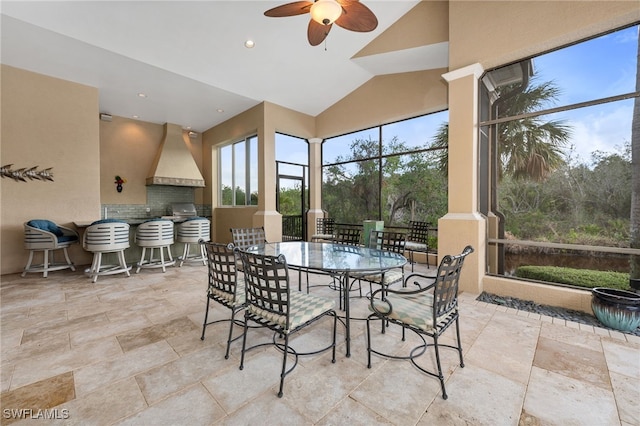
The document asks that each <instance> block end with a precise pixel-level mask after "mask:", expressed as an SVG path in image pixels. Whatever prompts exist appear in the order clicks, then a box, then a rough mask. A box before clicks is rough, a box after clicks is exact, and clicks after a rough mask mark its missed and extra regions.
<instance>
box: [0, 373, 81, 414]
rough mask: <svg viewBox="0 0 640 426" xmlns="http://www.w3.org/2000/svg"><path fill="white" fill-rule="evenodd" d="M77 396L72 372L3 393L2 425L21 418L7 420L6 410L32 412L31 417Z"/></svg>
mask: <svg viewBox="0 0 640 426" xmlns="http://www.w3.org/2000/svg"><path fill="white" fill-rule="evenodd" d="M75 396H76V395H75V390H74V382H73V373H72V372H67V373H63V374H60V375H59V376H55V377H50V378H48V379H45V380H41V381H39V382H36V383H32V384H30V385H27V386H23V387H20V388H17V389H14V390H12V391H9V392H3V393H2V395H1V396H0V398H1V399H2V408H3V422H2V423H3V424H10V423H13V422H14V421H17V420H20V418H19V417H13V418H9V419H6V418H5V417H4V410H20V409H24V410H31V413H30V414H29V416H30V415H32V414H34V413H37V412H38V410H46V409H50V408H53V407H56V406H58V405H60V404H63V403H65V402H67V401H70V400H72V399H74V398H75ZM27 418H28V417H27Z"/></svg>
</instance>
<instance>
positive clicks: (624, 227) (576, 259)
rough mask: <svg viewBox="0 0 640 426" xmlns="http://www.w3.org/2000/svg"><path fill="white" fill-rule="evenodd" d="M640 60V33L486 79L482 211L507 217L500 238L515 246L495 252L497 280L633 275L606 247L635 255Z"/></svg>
mask: <svg viewBox="0 0 640 426" xmlns="http://www.w3.org/2000/svg"><path fill="white" fill-rule="evenodd" d="M637 55H638V26H637V25H636V26H633V27H628V28H624V29H621V30H618V31H615V32H612V33H609V34H605V35H602V36H599V37H596V38H593V39H590V40H587V41H584V42H581V43H577V44H575V45H571V46H568V47H564V48H561V49H558V50H556V51H553V52H549V53H546V54H543V55H540V56H537V57H534V58H530V59H527V60H523V61H522V62H520V63H516V64H512V65H509V66H506V67H502V68H499V69H496V70H492V71H490V72H488V73H487V74H486V75H485V76H484V77H483V79H482V82H483V83H484V85H483V87H482V90H483V93H481V99H483V100H484V103H483V104H482V109H483V111H482V119H483V122H482V123H481V126H482V128H481V133H480V140H481V152H480V158H481V159H482V160H481V162H484V163H485V164H488V167H482V166H481V173H483V175H482V176H481V188H483V189H484V191H485V192H484V193H481V210H482V211H483V212H485V213H486V210H490V211H491V212H493V213H495V216H496V217H498V218H499V219H500V226H499V227H497V230H496V232H495V234H494V235H492V237H493V238H496V239H497V240H502V241H506V240H511V241H513V242H514V243H513V244H506V245H505V244H496V247H498V249H499V254H498V256H497V263H496V264H492V265H490V271H491V272H497V273H499V274H505V275H513V274H516V275H517V274H519V273H520V272H518V269H520V268H521V267H522V266H525V265H548V266H563V267H573V268H577V269H600V270H607V271H618V272H628V270H629V256H628V254H625V253H624V250H621V251H620V252H615V250H610V249H609V248H622V249H624V248H629V247H630V238H631V235H630V229H631V225H632V224H631V220H630V215H631V194H632V169H631V147H632V131H631V129H632V123H633V120H634V116H633V111H634V102H638V100H637V98H638V95H639V93H638V92H637V87H636V78H637V77H636V75H637V72H638V63H637V58H638V56H637ZM635 119H636V120H640V117H635ZM637 142H638V143H640V141H637ZM483 206H484V207H483ZM540 243H542V244H540ZM544 245H547V247H546V248H540V247H543V246H544ZM575 246H581V247H582V248H580V247H577V248H576V249H573V248H572V247H575ZM563 247H564V248H563ZM585 247H587V248H588V247H593V248H594V249H593V250H594V252H596V253H597V252H598V250H599V249H604V248H607V250H606V251H605V252H604V253H603V252H600V253H597V255H596V256H594V255H593V252H591V253H589V250H588V249H583V248H585ZM601 251H602V250H601Z"/></svg>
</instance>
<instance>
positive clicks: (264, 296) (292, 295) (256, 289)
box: [240, 251, 337, 397]
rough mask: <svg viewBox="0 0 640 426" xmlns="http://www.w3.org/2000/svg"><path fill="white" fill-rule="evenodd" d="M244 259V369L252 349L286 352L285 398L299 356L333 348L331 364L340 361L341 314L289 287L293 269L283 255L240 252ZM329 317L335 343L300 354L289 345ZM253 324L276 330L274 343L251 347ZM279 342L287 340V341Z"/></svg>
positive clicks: (329, 304)
mask: <svg viewBox="0 0 640 426" xmlns="http://www.w3.org/2000/svg"><path fill="white" fill-rule="evenodd" d="M240 257H241V259H242V263H243V265H244V276H245V288H246V298H247V300H246V303H247V307H246V310H245V314H244V316H245V323H244V337H243V339H242V355H241V357H240V370H242V369H244V358H245V353H246V352H247V351H248V350H250V349H253V348H257V347H260V346H265V345H274V346H275V347H276V348H278V349H279V350H280V351H282V371H281V373H280V390H279V391H278V397H282V395H283V387H284V378H285V376H286V375H288V374H289V373H290V372H291V371H292V370H293V369H294V368H295V367H296V365H297V364H298V357H299V356H302V355H312V354H318V353H321V352H324V351H326V350H329V349H332V352H333V358H332V360H331V362H334V363H335V362H336V323H337V315H336V311H335V309H334V308H335V302H334V301H333V300H330V299H325V298H323V297H318V296H313V295H311V294H306V293H302V292H300V291H296V290H292V289H291V287H290V285H289V268H288V266H287V261H286V259H285V258H284V256H282V255H280V256H278V257H275V256H267V255H259V254H253V253H247V252H243V251H240ZM327 315H328V316H332V317H333V331H332V341H331V343H330V344H329V345H328V346H326V347H323V348H321V349H318V350H314V351H309V352H298V351H296V350H295V349H294V348H292V347H291V346H289V339H290V338H291V335H293V334H294V333H296V332H298V331H300V330H302V329H303V328H305V327H307V326H309V325H311V324H313V323H316V321H318V320H319V319H321V318H323V317H325V316H327ZM249 321H252V322H255V323H256V324H257V325H259V326H262V327H267V328H269V329H270V330H273V332H274V334H273V341H272V342H268V343H258V344H255V345H253V346H251V347H249V348H247V330H248V328H249V326H248V324H249ZM279 339H284V342H282V341H281V340H279ZM291 355H292V356H293V357H294V358H295V361H294V363H293V366H291V367H290V368H289V369H287V357H288V356H291Z"/></svg>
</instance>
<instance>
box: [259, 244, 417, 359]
mask: <svg viewBox="0 0 640 426" xmlns="http://www.w3.org/2000/svg"><path fill="white" fill-rule="evenodd" d="M247 251H248V252H251V253H256V254H261V255H269V256H279V255H281V254H282V255H284V257H285V259H286V260H287V264H288V265H289V266H291V267H292V268H295V269H303V270H311V271H319V272H324V273H329V274H331V275H334V276H335V277H337V278H339V281H340V286H341V292H340V293H341V295H342V297H343V301H344V308H345V328H346V333H345V334H346V337H345V340H346V347H347V357H349V356H351V336H350V334H351V327H350V315H349V291H348V289H349V274H350V273H353V272H355V273H384V272H386V271H388V270H390V269H394V268H401V267H403V266H404V265H405V264H406V263H407V258H406V257H404V256H402V255H401V254H399V253H394V252H391V251H387V250H378V249H372V248H367V247H360V246H352V245H346V244H338V243H326V242H322V243H320V242H307V241H285V242H280V243H266V244H261V245H259V246H252V247H249V248H248V249H247Z"/></svg>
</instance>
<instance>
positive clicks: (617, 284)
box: [515, 266, 631, 291]
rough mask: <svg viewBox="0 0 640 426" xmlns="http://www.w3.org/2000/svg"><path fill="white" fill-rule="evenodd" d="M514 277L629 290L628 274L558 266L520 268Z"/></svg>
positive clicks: (587, 286) (586, 286)
mask: <svg viewBox="0 0 640 426" xmlns="http://www.w3.org/2000/svg"><path fill="white" fill-rule="evenodd" d="M515 275H516V277H519V278H526V279H530V280H537V281H547V282H552V283H560V284H569V285H574V286H578V287H585V288H594V287H608V288H617V289H620V290H627V291H629V290H631V287H630V286H629V274H626V273H623V272H609V271H591V270H588V269H573V268H562V267H559V266H520V267H519V268H517V269H516V272H515Z"/></svg>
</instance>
